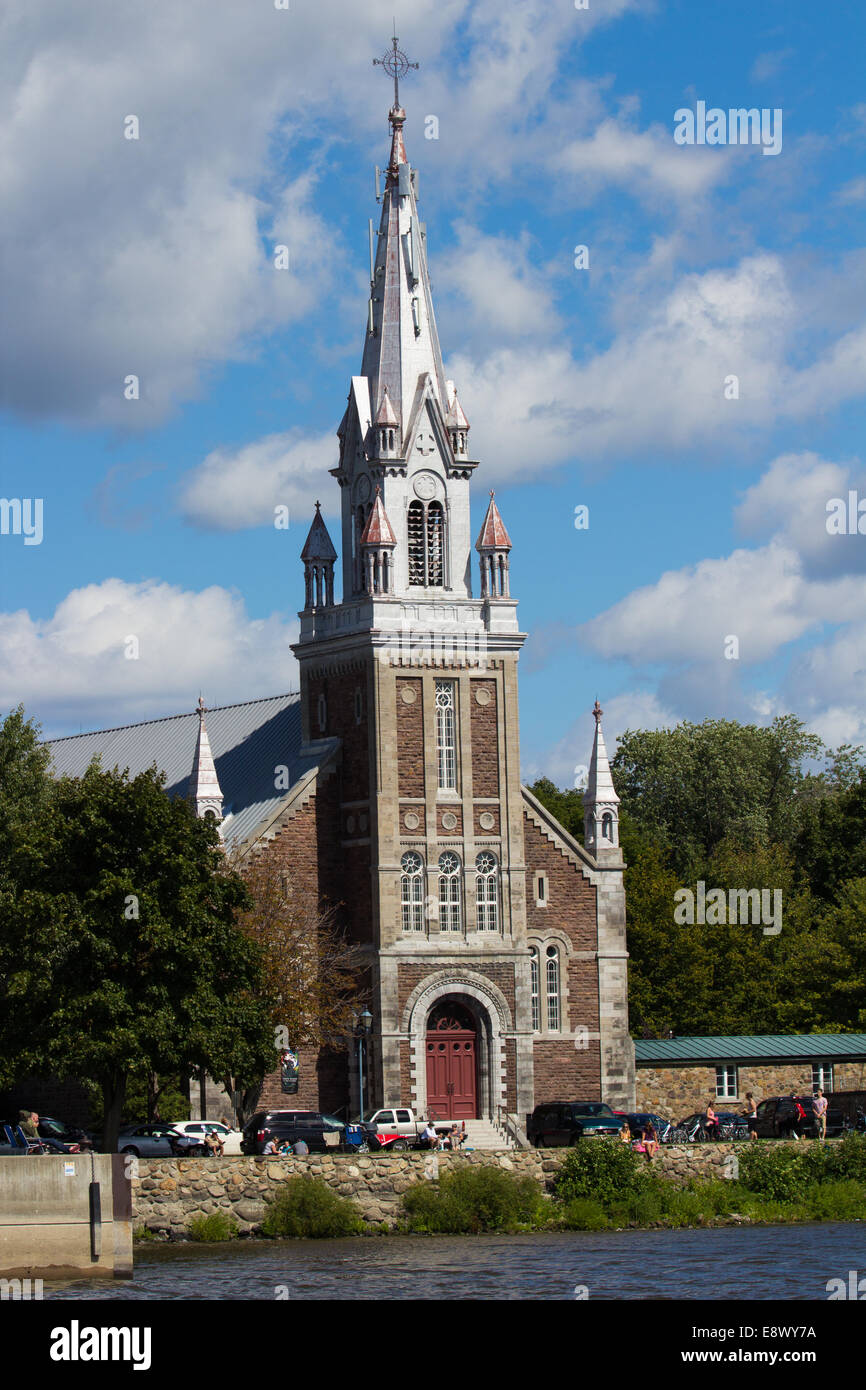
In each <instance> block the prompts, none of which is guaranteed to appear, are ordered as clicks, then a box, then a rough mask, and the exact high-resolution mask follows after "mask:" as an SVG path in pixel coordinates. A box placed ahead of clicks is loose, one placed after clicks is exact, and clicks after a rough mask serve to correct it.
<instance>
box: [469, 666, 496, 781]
mask: <svg viewBox="0 0 866 1390" xmlns="http://www.w3.org/2000/svg"><path fill="white" fill-rule="evenodd" d="M470 688H471V699H470V701H469V737H470V738H471V740H472V787H473V791H474V794H475V796H489V797H496V796H499V735H498V731H497V716H496V682H495V681H491V680H473V681H471V682H470ZM479 694H480V695H481V697H482V698H485V697H486V699H487V703H486V704H479V703H478V697H479Z"/></svg>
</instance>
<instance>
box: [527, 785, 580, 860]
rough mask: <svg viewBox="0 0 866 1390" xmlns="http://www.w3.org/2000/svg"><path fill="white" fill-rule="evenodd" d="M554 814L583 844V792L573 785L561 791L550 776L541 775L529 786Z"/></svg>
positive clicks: (535, 795)
mask: <svg viewBox="0 0 866 1390" xmlns="http://www.w3.org/2000/svg"><path fill="white" fill-rule="evenodd" d="M529 790H530V791H531V792H532V795H533V796H534V797H536V798H537V799H538V800H539V801H540V802H541V804H542V806H544V807H545V808H546V809H547V810H548V811H550V813H551V814H552V815H554V816H555V817H556V819H557V820H558V821H559V823H560V825H561V826H562V828H563V830H567V831H568V833H569V835H571V836H573V837H574V839H575V840H577V842H578V844H581V845H582V844H583V792H582V791H577V790H576V789H575V788H573V787H571V788H569V789H568V790H566V791H560V790H559V788H558V787H557V786H555V785H554V783H553V782H551V780H550V778H549V777H539V778H538V781H536V782H533V783H532V784H531V786H530V788H529Z"/></svg>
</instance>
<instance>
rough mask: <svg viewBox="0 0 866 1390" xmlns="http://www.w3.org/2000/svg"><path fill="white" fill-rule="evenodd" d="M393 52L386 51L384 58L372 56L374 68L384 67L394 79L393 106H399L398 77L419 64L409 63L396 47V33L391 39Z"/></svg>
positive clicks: (401, 51) (403, 75)
mask: <svg viewBox="0 0 866 1390" xmlns="http://www.w3.org/2000/svg"><path fill="white" fill-rule="evenodd" d="M391 47H392V49H393V52H391V53H386V54H385V57H384V58H374V59H373V67H374V68H384V69H385V71H386V72H387V74H388V76H389V77H393V79H394V108H395V110H396V109H397V108H399V106H400V85H399V84H400V78H401V77H405V76H406V74H407V72H408V71H409V69H410V68H418V67H419V66H420V64H418V63H410V62H409V59H408V58H407V57H406V54H405V53H404V52H403V50H402V49H401V48H398V47H397V35H396V34H395V35H394V37H393V38H392V39H391Z"/></svg>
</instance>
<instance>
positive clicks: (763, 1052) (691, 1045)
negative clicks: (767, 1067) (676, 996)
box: [634, 1033, 866, 1066]
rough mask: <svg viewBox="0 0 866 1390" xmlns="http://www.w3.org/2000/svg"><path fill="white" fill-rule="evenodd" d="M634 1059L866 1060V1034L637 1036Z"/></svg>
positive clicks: (647, 1061)
mask: <svg viewBox="0 0 866 1390" xmlns="http://www.w3.org/2000/svg"><path fill="white" fill-rule="evenodd" d="M634 1051H635V1058H636V1060H637V1062H638V1064H639V1065H640V1064H641V1063H643V1065H644V1066H648V1065H649V1064H650V1063H652V1062H656V1063H664V1062H670V1063H673V1062H708V1063H713V1062H717V1063H723V1062H758V1061H760V1062H779V1061H786V1060H787V1061H798V1062H809V1061H813V1060H814V1061H830V1062H832V1061H840V1062H841V1061H845V1060H859V1061H866V1033H781V1034H773V1033H770V1034H759V1035H749V1034H739V1033H737V1034H732V1035H720V1036H716V1037H709V1038H636V1039H635V1044H634Z"/></svg>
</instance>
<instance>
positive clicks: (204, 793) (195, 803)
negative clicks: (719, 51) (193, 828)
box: [187, 695, 223, 821]
mask: <svg viewBox="0 0 866 1390" xmlns="http://www.w3.org/2000/svg"><path fill="white" fill-rule="evenodd" d="M197 709H198V738H197V739H196V745H195V757H194V759H193V764H192V774H191V776H190V779H189V791H188V792H187V800H188V801H189V802H190V803H191V805H192V807H193V810H194V811H195V813H196V815H197V816H198V817H199V818H201V817H203V816H207V815H212V816H214V818H215V819H216V820H218V821H221V820H222V818H223V794H222V791H221V789H220V784H219V779H218V778H217V774H216V767H215V765H214V760H213V753H212V752H211V746H210V739H209V738H208V733H207V725H206V724H205V722H204V712H205V705H204V700H203V699H202V697H201V696H200V695H199V697H198V706H197Z"/></svg>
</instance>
